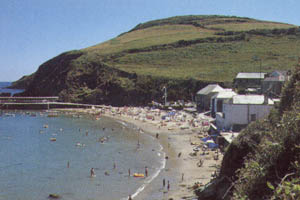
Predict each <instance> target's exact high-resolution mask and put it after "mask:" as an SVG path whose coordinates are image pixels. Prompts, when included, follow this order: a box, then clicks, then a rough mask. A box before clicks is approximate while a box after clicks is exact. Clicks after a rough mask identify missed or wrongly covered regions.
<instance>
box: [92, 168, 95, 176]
mask: <svg viewBox="0 0 300 200" xmlns="http://www.w3.org/2000/svg"><path fill="white" fill-rule="evenodd" d="M94 176H95V170H94V168H92V169H91V177H94Z"/></svg>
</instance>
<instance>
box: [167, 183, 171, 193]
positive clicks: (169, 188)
mask: <svg viewBox="0 0 300 200" xmlns="http://www.w3.org/2000/svg"><path fill="white" fill-rule="evenodd" d="M167 188H168V191H169V190H170V181H168V187H167Z"/></svg>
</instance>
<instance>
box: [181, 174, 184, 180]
mask: <svg viewBox="0 0 300 200" xmlns="http://www.w3.org/2000/svg"><path fill="white" fill-rule="evenodd" d="M183 180H184V173H182V175H181V181H183Z"/></svg>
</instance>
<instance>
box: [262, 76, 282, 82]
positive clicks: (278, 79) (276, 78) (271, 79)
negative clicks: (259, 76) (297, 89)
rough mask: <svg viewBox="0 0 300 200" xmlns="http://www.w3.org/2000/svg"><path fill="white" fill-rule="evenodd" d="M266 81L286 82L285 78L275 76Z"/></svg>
mask: <svg viewBox="0 0 300 200" xmlns="http://www.w3.org/2000/svg"><path fill="white" fill-rule="evenodd" d="M264 81H279V82H280V81H281V82H283V81H285V77H284V76H274V77H267V78H265V79H264Z"/></svg>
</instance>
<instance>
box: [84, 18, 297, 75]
mask: <svg viewBox="0 0 300 200" xmlns="http://www.w3.org/2000/svg"><path fill="white" fill-rule="evenodd" d="M290 28H295V26H293V25H289V24H283V23H274V22H266V21H258V20H254V19H249V18H238V17H226V16H184V17H172V18H168V19H163V20H156V21H151V22H147V23H144V24H139V25H138V26H136V27H135V28H134V29H132V30H131V31H129V32H127V33H124V34H121V35H120V36H118V37H116V38H114V39H112V40H109V41H107V42H105V43H102V44H98V45H95V46H92V47H89V48H87V49H84V50H83V51H84V52H86V53H87V57H88V59H104V60H105V62H106V64H108V65H109V66H112V67H115V68H118V69H121V70H124V71H127V72H136V73H138V74H143V75H151V76H163V77H168V78H183V79H188V78H195V79H197V80H210V81H231V80H232V79H233V78H234V76H235V75H236V73H238V72H240V71H245V72H251V71H259V68H260V63H259V62H258V61H257V60H255V59H254V57H259V58H260V59H261V60H262V71H264V72H269V71H272V70H274V69H291V67H292V66H293V65H294V64H295V63H296V61H297V56H298V52H299V50H300V45H299V42H300V36H299V35H300V34H299V32H297V33H295V34H276V30H280V29H283V30H286V29H290ZM251 30H254V31H253V32H251ZM233 31H234V32H233ZM255 31H256V32H255ZM264 31H265V33H266V34H265V35H262V34H261V33H263V32H264ZM272 31H273V33H272ZM230 32H231V35H230ZM226 33H227V34H226ZM274 33H275V34H274ZM184 41H187V42H191V43H192V44H190V45H180V44H179V45H178V43H179V42H182V43H184ZM176 44H177V45H176ZM130 50H134V52H130ZM107 58H108V59H107Z"/></svg>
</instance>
